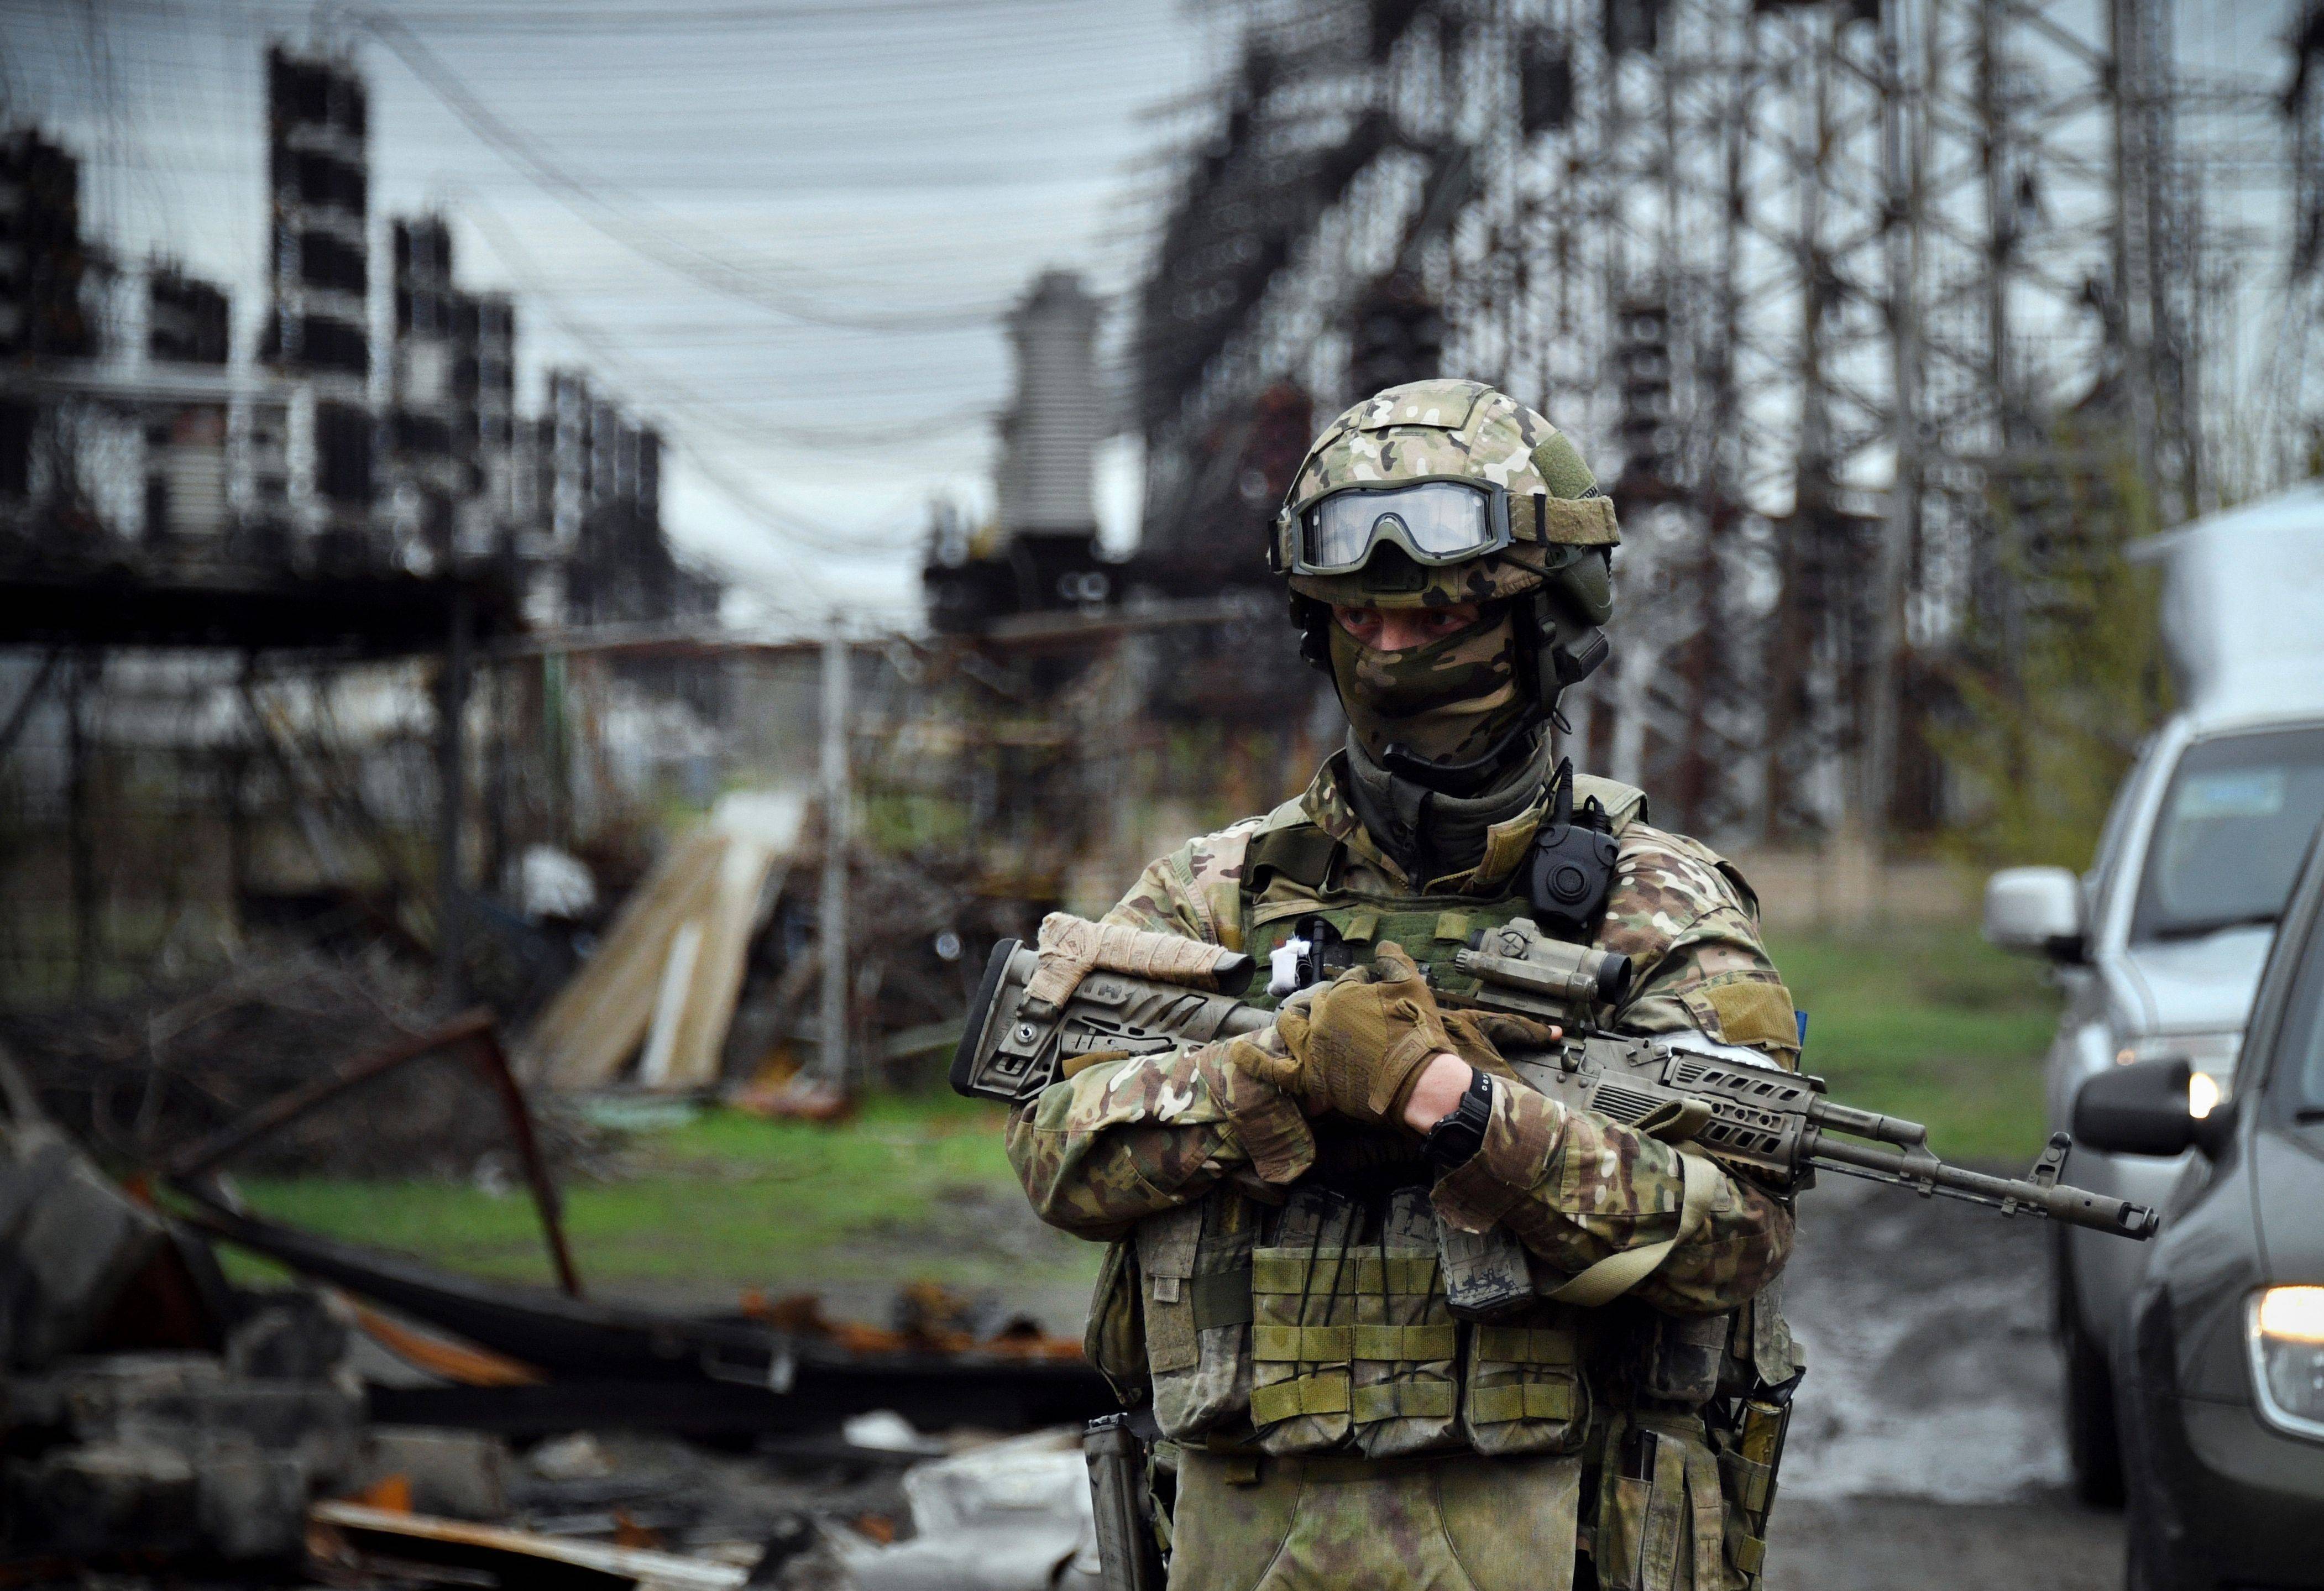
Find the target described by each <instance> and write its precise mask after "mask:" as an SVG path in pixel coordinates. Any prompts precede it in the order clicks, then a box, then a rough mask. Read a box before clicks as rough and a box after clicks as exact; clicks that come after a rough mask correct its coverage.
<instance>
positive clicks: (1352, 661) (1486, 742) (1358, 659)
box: [1331, 607, 1541, 763]
mask: <svg viewBox="0 0 2324 1591" xmlns="http://www.w3.org/2000/svg"><path fill="white" fill-rule="evenodd" d="M1331 646H1332V679H1333V683H1334V684H1336V685H1337V686H1338V687H1339V690H1340V702H1341V705H1342V707H1343V708H1346V710H1347V715H1348V727H1349V728H1350V729H1351V730H1353V731H1354V733H1355V736H1356V739H1357V741H1358V742H1359V743H1360V745H1362V746H1363V748H1364V750H1365V751H1366V752H1367V753H1369V754H1370V756H1371V758H1372V760H1373V761H1374V762H1379V761H1380V760H1381V759H1382V758H1383V757H1384V756H1385V755H1386V754H1387V752H1388V747H1389V746H1392V745H1401V746H1403V747H1404V748H1405V749H1406V751H1408V752H1410V753H1411V754H1413V755H1414V756H1416V757H1418V758H1420V759H1421V760H1422V761H1424V762H1428V763H1474V762H1475V761H1477V760H1478V759H1479V758H1480V757H1483V756H1486V755H1488V754H1490V753H1493V752H1495V751H1497V750H1499V748H1500V747H1502V746H1504V745H1508V742H1509V740H1510V737H1511V736H1512V735H1515V734H1516V733H1517V731H1518V730H1519V729H1521V728H1525V727H1526V726H1530V725H1532V724H1534V723H1535V722H1537V721H1538V720H1539V719H1540V717H1541V706H1540V703H1539V702H1538V701H1537V700H1535V699H1534V698H1532V697H1531V696H1529V695H1528V694H1527V693H1526V692H1525V691H1524V690H1522V689H1520V688H1519V685H1518V680H1517V631H1516V625H1515V624H1514V623H1513V621H1512V620H1511V618H1510V615H1509V614H1508V610H1507V609H1506V607H1504V608H1503V609H1502V610H1501V611H1500V612H1499V613H1498V614H1489V615H1487V616H1486V617H1485V618H1483V619H1480V621H1479V622H1478V623H1476V624H1472V625H1471V626H1470V627H1469V628H1468V629H1466V630H1462V631H1461V632H1460V633H1459V634H1453V635H1447V636H1445V637H1443V639H1442V640H1437V641H1431V642H1427V643H1425V644H1422V645H1419V646H1407V647H1406V648H1405V649H1403V650H1402V651H1400V652H1381V651H1379V650H1378V649H1376V648H1373V647H1369V646H1366V645H1365V644H1364V643H1362V642H1360V641H1359V640H1357V639H1356V638H1355V637H1354V636H1353V635H1351V634H1348V632H1347V631H1345V630H1343V629H1342V628H1341V627H1340V625H1339V624H1336V623H1335V624H1333V625H1332V634H1331Z"/></svg>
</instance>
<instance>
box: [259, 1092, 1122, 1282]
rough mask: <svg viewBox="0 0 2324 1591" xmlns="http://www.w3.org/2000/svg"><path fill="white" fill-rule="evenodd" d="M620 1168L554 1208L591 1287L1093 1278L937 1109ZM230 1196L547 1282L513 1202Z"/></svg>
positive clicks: (668, 1144) (370, 1193)
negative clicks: (560, 1210) (562, 1215)
mask: <svg viewBox="0 0 2324 1591" xmlns="http://www.w3.org/2000/svg"><path fill="white" fill-rule="evenodd" d="M629 1158H630V1161H631V1162H632V1164H631V1173H632V1174H628V1175H624V1176H622V1177H620V1178H618V1179H607V1180H603V1181H580V1180H576V1181H574V1182H572V1183H570V1184H569V1185H568V1186H567V1189H566V1190H565V1195H566V1198H565V1210H566V1223H567V1231H568V1234H569V1235H570V1239H571V1242H572V1244H573V1248H574V1253H575V1259H576V1263H577V1264H578V1266H579V1267H580V1269H581V1272H582V1274H583V1276H584V1277H585V1278H586V1279H587V1280H588V1281H590V1282H591V1283H592V1284H593V1285H595V1284H599V1283H604V1284H608V1285H629V1286H640V1285H652V1284H656V1283H684V1284H687V1285H689V1286H700V1287H702V1288H703V1289H705V1290H724V1289H731V1288H734V1287H741V1286H764V1287H769V1288H773V1289H777V1290H781V1289H786V1288H790V1287H798V1288H802V1289H807V1288H813V1287H816V1286H817V1285H820V1284H821V1283H824V1282H826V1281H838V1280H849V1279H881V1278H890V1277H896V1276H899V1275H902V1274H909V1275H914V1276H926V1277H931V1278H934V1279H936V1280H939V1281H949V1282H954V1283H958V1284H962V1285H971V1286H984V1285H991V1284H993V1283H995V1282H997V1281H1007V1280H1019V1281H1022V1280H1050V1279H1055V1278H1057V1277H1060V1276H1070V1275H1079V1274H1084V1273H1086V1272H1091V1271H1093V1268H1094V1265H1095V1263H1096V1258H1097V1251H1096V1250H1095V1249H1094V1248H1093V1247H1091V1246H1090V1245H1088V1244H1078V1243H1075V1242H1074V1240H1073V1239H1071V1238H1067V1237H1065V1236H1064V1235H1062V1234H1056V1235H1051V1234H1048V1233H1047V1232H1046V1231H1043V1230H1039V1229H1037V1227H1036V1226H1035V1223H1034V1221H1033V1217H1032V1215H1031V1212H1030V1211H1029V1210H1028V1209H1027V1208H1026V1206H1025V1203H1024V1195H1023V1194H1022V1193H1021V1192H1020V1191H1019V1188H1018V1185H1017V1179H1016V1176H1015V1174H1014V1172H1012V1171H1011V1170H1010V1167H1009V1162H1008V1159H1007V1157H1006V1156H1005V1155H1004V1154H1003V1152H1002V1151H1001V1115H1000V1113H999V1112H998V1111H996V1110H993V1109H991V1108H990V1107H985V1106H980V1105H976V1104H973V1103H972V1102H970V1101H968V1100H964V1099H960V1098H956V1097H954V1096H951V1095H949V1094H947V1095H943V1096H934V1095H930V1096H888V1097H882V1098H878V1099H874V1100H872V1101H871V1102H869V1103H868V1104H867V1105H866V1106H865V1108H864V1109H863V1110H862V1113H861V1114H859V1115H857V1116H855V1117H854V1118H853V1120H852V1121H850V1122H848V1123H847V1124H844V1125H841V1126H836V1127H831V1126H814V1125H809V1124H804V1123H796V1122H768V1121H761V1120H760V1119H758V1118H756V1117H753V1116H749V1115H742V1114H741V1113H739V1112H734V1111H724V1110H717V1111H711V1112H708V1113H705V1115H702V1116H700V1117H699V1118H697V1119H696V1120H695V1121H693V1122H691V1123H689V1124H687V1125H685V1126H682V1127H678V1128H673V1129H670V1130H668V1131H664V1132H659V1133H651V1134H650V1135H645V1136H641V1138H639V1139H638V1140H636V1141H635V1145H634V1148H633V1150H632V1153H631V1155H630V1157H629ZM242 1189H243V1192H244V1197H245V1198H248V1199H249V1201H250V1203H251V1204H252V1205H253V1206H254V1207H255V1208H257V1209H258V1210H260V1211H262V1212H263V1213H265V1214H267V1215H270V1216H276V1217H278V1218H280V1219H281V1220H285V1221H289V1222H292V1223H295V1224H297V1225H300V1226H307V1227H309V1228H312V1229H313V1230H316V1231H318V1232H323V1233H327V1234H329V1235H335V1236H340V1237H346V1238H349V1239H354V1240H356V1241H360V1242H364V1243H368V1244H379V1245H382V1246H384V1247H389V1248H396V1249H401V1250H404V1251H406V1252H409V1253H415V1254H419V1255H421V1256H423V1257H425V1258H427V1259H429V1261H431V1262H434V1263H439V1264H444V1265H447V1266H451V1267H454V1268H457V1269H459V1270H463V1271H466V1272H471V1273H473V1274H475V1275H481V1276H492V1277H499V1278H503V1279H506V1280H509V1281H530V1282H547V1281H549V1280H550V1276H549V1263H548V1260H547V1258H546V1255H545V1253H543V1249H542V1245H541V1241H540V1236H539V1227H538V1226H537V1225H536V1224H535V1221H534V1217H533V1211H532V1205H531V1201H530V1198H527V1197H526V1196H525V1195H524V1193H523V1192H522V1191H521V1189H520V1190H517V1191H515V1192H503V1193H498V1194H494V1193H488V1192H485V1191H484V1190H483V1189H477V1188H474V1187H470V1186H467V1185H465V1184H462V1183H457V1182H446V1181H404V1182H359V1181H353V1180H346V1179H335V1178H324V1177H302V1178H295V1179H250V1180H247V1181H244V1183H243V1184H242ZM1052 1236H1054V1242H1052V1241H1049V1239H1051V1238H1052Z"/></svg>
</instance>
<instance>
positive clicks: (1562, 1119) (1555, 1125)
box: [1435, 1082, 1792, 1315]
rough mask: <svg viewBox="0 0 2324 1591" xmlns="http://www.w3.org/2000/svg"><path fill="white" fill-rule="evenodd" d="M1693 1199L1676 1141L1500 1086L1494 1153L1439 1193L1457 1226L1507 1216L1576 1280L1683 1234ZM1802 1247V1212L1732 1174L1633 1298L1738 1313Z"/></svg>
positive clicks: (1679, 1310) (1488, 1141) (1681, 1311)
mask: <svg viewBox="0 0 2324 1591" xmlns="http://www.w3.org/2000/svg"><path fill="white" fill-rule="evenodd" d="M1684 1195H1685V1183H1684V1180H1683V1172H1682V1171H1681V1170H1680V1166H1679V1157H1678V1152H1677V1151H1676V1150H1674V1149H1673V1148H1671V1146H1670V1145H1668V1144H1666V1143H1663V1142H1659V1141H1657V1140H1655V1139H1652V1138H1648V1137H1646V1136H1644V1135H1642V1134H1640V1133H1633V1132H1631V1131H1630V1130H1629V1129H1628V1128H1627V1127H1623V1126H1620V1125H1618V1124H1615V1123H1613V1122H1610V1121H1609V1120H1607V1119H1606V1118H1605V1117H1604V1116H1601V1115H1598V1114H1597V1113H1596V1112H1595V1111H1586V1110H1568V1109H1567V1108H1566V1107H1565V1106H1563V1105H1560V1104H1559V1103H1558V1102H1557V1101H1555V1100H1554V1099H1551V1098H1550V1097H1548V1096H1546V1095H1544V1094H1540V1093H1536V1092H1535V1090H1533V1089H1531V1088H1527V1087H1522V1086H1518V1085H1512V1084H1509V1083H1508V1082H1500V1083H1498V1084H1496V1086H1495V1087H1494V1089H1493V1115H1492V1120H1491V1122H1490V1123H1489V1124H1488V1126H1487V1127H1486V1129H1485V1142H1484V1147H1483V1148H1482V1149H1480V1150H1479V1151H1478V1152H1477V1153H1476V1154H1475V1155H1474V1156H1473V1157H1471V1159H1470V1160H1469V1161H1468V1162H1467V1163H1466V1164H1464V1165H1462V1166H1461V1167H1459V1168H1458V1169H1456V1170H1452V1171H1450V1172H1448V1173H1446V1174H1445V1175H1444V1176H1443V1178H1441V1179H1438V1181H1437V1184H1436V1194H1435V1198H1436V1207H1437V1208H1438V1209H1439V1210H1441V1211H1443V1214H1444V1216H1445V1218H1446V1219H1447V1220H1449V1221H1451V1222H1452V1223H1453V1224H1454V1225H1455V1226H1460V1227H1462V1228H1464V1229H1466V1230H1469V1231H1482V1230H1484V1229H1485V1228H1486V1227H1488V1226H1491V1225H1492V1224H1493V1223H1494V1222H1496V1221H1499V1223H1500V1224H1501V1225H1503V1226H1506V1227H1508V1229H1509V1230H1510V1231H1511V1232H1513V1233H1515V1234H1516V1235H1517V1240H1518V1241H1519V1242H1520V1243H1523V1244H1525V1245H1526V1247H1527V1248H1529V1249H1531V1250H1532V1251H1533V1252H1534V1253H1537V1254H1539V1255H1540V1256H1541V1257H1542V1258H1543V1259H1545V1260H1546V1261H1548V1262H1549V1263H1551V1264H1552V1265H1554V1266H1555V1267H1556V1268H1557V1269H1558V1270H1560V1271H1562V1272H1565V1273H1566V1274H1567V1275H1574V1274H1578V1273H1579V1272H1582V1270H1584V1269H1586V1268H1587V1267H1589V1266H1590V1265H1591V1264H1593V1263H1596V1262H1597V1261H1599V1260H1601V1259H1604V1258H1605V1257H1606V1256H1607V1255H1609V1254H1611V1253H1618V1252H1620V1251H1621V1250H1624V1249H1631V1248H1641V1247H1644V1246H1645V1245H1646V1244H1654V1243H1660V1242H1661V1241H1663V1240H1664V1239H1665V1238H1666V1237H1669V1236H1671V1235H1673V1234H1674V1233H1675V1232H1676V1231H1677V1230H1678V1228H1679V1217H1680V1207H1681V1203H1682V1201H1683V1198H1684ZM1791 1247H1792V1212H1791V1210H1790V1209H1789V1208H1788V1207H1786V1206H1784V1204H1782V1203H1780V1202H1778V1201H1777V1200H1776V1199H1775V1198H1774V1197H1772V1196H1771V1195H1769V1194H1768V1193H1767V1192H1766V1190H1765V1189H1760V1188H1757V1187H1755V1186H1753V1185H1752V1184H1751V1183H1749V1182H1748V1181H1744V1180H1742V1179H1738V1178H1736V1177H1733V1176H1729V1175H1728V1174H1727V1173H1725V1172H1724V1171H1722V1172H1721V1173H1720V1179H1719V1187H1718V1189H1717V1190H1716V1193H1715V1195H1714V1197H1713V1198H1712V1201H1711V1214H1710V1218H1709V1220H1707V1221H1706V1222H1705V1223H1704V1224H1703V1226H1702V1227H1701V1230H1699V1231H1697V1232H1696V1233H1695V1234H1694V1235H1692V1236H1691V1237H1689V1238H1688V1239H1687V1240H1686V1241H1685V1242H1683V1243H1682V1244H1679V1245H1678V1246H1677V1247H1676V1248H1674V1249H1673V1250H1672V1251H1671V1253H1670V1255H1669V1257H1668V1258H1667V1259H1665V1261H1664V1262H1663V1263H1662V1264H1660V1265H1659V1266H1657V1267H1656V1268H1655V1271H1654V1272H1653V1273H1652V1274H1650V1275H1648V1276H1647V1277H1646V1280H1645V1281H1641V1282H1640V1283H1638V1285H1637V1287H1636V1288H1634V1289H1632V1290H1631V1291H1630V1293H1629V1294H1628V1296H1630V1297H1632V1298H1636V1299H1637V1300H1641V1301H1642V1302H1645V1303H1648V1304H1652V1305H1654V1306H1655V1308H1656V1309H1666V1310H1668V1311H1670V1312H1671V1313H1673V1314H1675V1315H1713V1314H1717V1313H1719V1312H1720V1311H1721V1310H1725V1309H1735V1308H1737V1307H1738V1306H1739V1305H1741V1304H1742V1303H1744V1302H1745V1301H1746V1300H1748V1299H1750V1298H1751V1297H1752V1295H1754V1294H1755V1293H1757V1292H1758V1291H1759V1290H1760V1289H1761V1288H1763V1287H1765V1286H1766V1285H1767V1283H1768V1282H1770V1281H1773V1280H1775V1273H1776V1272H1779V1271H1781V1270H1782V1269H1783V1267H1784V1260H1785V1259H1786V1258H1788V1257H1789V1255H1790V1253H1791Z"/></svg>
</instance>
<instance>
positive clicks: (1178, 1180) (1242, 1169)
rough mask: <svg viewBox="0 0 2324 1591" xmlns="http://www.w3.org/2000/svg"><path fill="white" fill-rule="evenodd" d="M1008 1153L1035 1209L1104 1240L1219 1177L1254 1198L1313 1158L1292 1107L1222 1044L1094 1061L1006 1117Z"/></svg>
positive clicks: (1271, 1194) (1310, 1141)
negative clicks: (1236, 1063)
mask: <svg viewBox="0 0 2324 1591" xmlns="http://www.w3.org/2000/svg"><path fill="white" fill-rule="evenodd" d="M1008 1145H1009V1159H1010V1163H1011V1164H1013V1165H1014V1166H1015V1167H1016V1168H1017V1176H1018V1179H1019V1181H1021V1182H1023V1183H1024V1185H1025V1193H1026V1196H1027V1197H1028V1198H1030V1199H1031V1200H1032V1201H1033V1208H1034V1211H1035V1212H1036V1213H1037V1214H1038V1215H1039V1216H1040V1217H1041V1219H1043V1220H1044V1221H1047V1222H1048V1223H1049V1224H1050V1225H1051V1226H1062V1227H1063V1228H1065V1230H1066V1231H1068V1232H1071V1233H1074V1234H1076V1235H1080V1236H1083V1237H1088V1238H1094V1239H1097V1240H1099V1241H1101V1242H1106V1241H1111V1240H1112V1239H1114V1238H1117V1237H1120V1236H1121V1235H1123V1234H1125V1233H1127V1232H1128V1231H1129V1230H1130V1227H1131V1226H1133V1225H1134V1224H1136V1223H1137V1222H1138V1221H1139V1220H1140V1219H1142V1218H1143V1217H1145V1216H1150V1215H1153V1214H1155V1213H1157V1211H1161V1210H1167V1209H1169V1208H1172V1207H1175V1206H1177V1205H1183V1204H1186V1203H1190V1202H1191V1201H1193V1200H1194V1199H1196V1198H1201V1197H1202V1196H1203V1193H1204V1192H1206V1191H1207V1190H1208V1189H1210V1188H1212V1187H1213V1185H1215V1184H1216V1183H1217V1182H1218V1181H1220V1179H1222V1178H1225V1179H1235V1180H1238V1181H1240V1182H1241V1183H1243V1184H1244V1185H1245V1186H1246V1187H1249V1188H1250V1189H1251V1190H1252V1191H1253V1192H1254V1193H1257V1194H1259V1196H1260V1197H1262V1198H1280V1195H1279V1194H1277V1192H1276V1191H1275V1189H1279V1188H1281V1187H1282V1186H1283V1185H1284V1184H1286V1183H1288V1182H1290V1181H1292V1180H1293V1179H1295V1178H1296V1177H1298V1176H1299V1175H1300V1174H1301V1173H1302V1172H1304V1171H1305V1170H1307V1168H1308V1167H1309V1166H1310V1165H1312V1164H1313V1163H1314V1158H1315V1138H1314V1133H1313V1132H1312V1131H1311V1130H1310V1129H1309V1127H1308V1125H1307V1121H1306V1118H1305V1116H1303V1115H1300V1113H1299V1108H1298V1106H1297V1105H1294V1104H1293V1103H1292V1102H1291V1101H1290V1100H1289V1099H1288V1098H1286V1096H1284V1095H1282V1094H1281V1093H1279V1092H1277V1090H1276V1089H1275V1088H1273V1087H1269V1086H1268V1085H1267V1084H1265V1083H1262V1082H1259V1080H1258V1079H1256V1078H1252V1077H1250V1076H1249V1075H1247V1074H1245V1073H1243V1072H1241V1071H1239V1070H1237V1069H1236V1068H1234V1067H1232V1066H1231V1065H1229V1064H1228V1063H1227V1059H1226V1046H1225V1045H1223V1044H1206V1045H1203V1046H1202V1047H1200V1048H1198V1049H1193V1050H1177V1051H1176V1052H1174V1053H1172V1054H1169V1055H1161V1056H1137V1057H1133V1058H1131V1059H1126V1060H1114V1061H1101V1062H1100V1063H1099V1064H1097V1065H1095V1066H1093V1067H1089V1068H1085V1069H1084V1070H1083V1071H1081V1072H1078V1073H1076V1074H1075V1075H1074V1076H1073V1077H1070V1078H1065V1079H1063V1080H1061V1081H1059V1082H1056V1083H1054V1084H1052V1085H1050V1087H1047V1089H1045V1090H1043V1092H1042V1093H1041V1095H1040V1096H1038V1097H1037V1098H1036V1099H1034V1100H1033V1101H1031V1102H1030V1103H1029V1104H1028V1105H1025V1106H1023V1107H1022V1108H1021V1109H1019V1111H1018V1112H1017V1114H1016V1115H1013V1116H1012V1117H1010V1122H1009V1132H1008Z"/></svg>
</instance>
